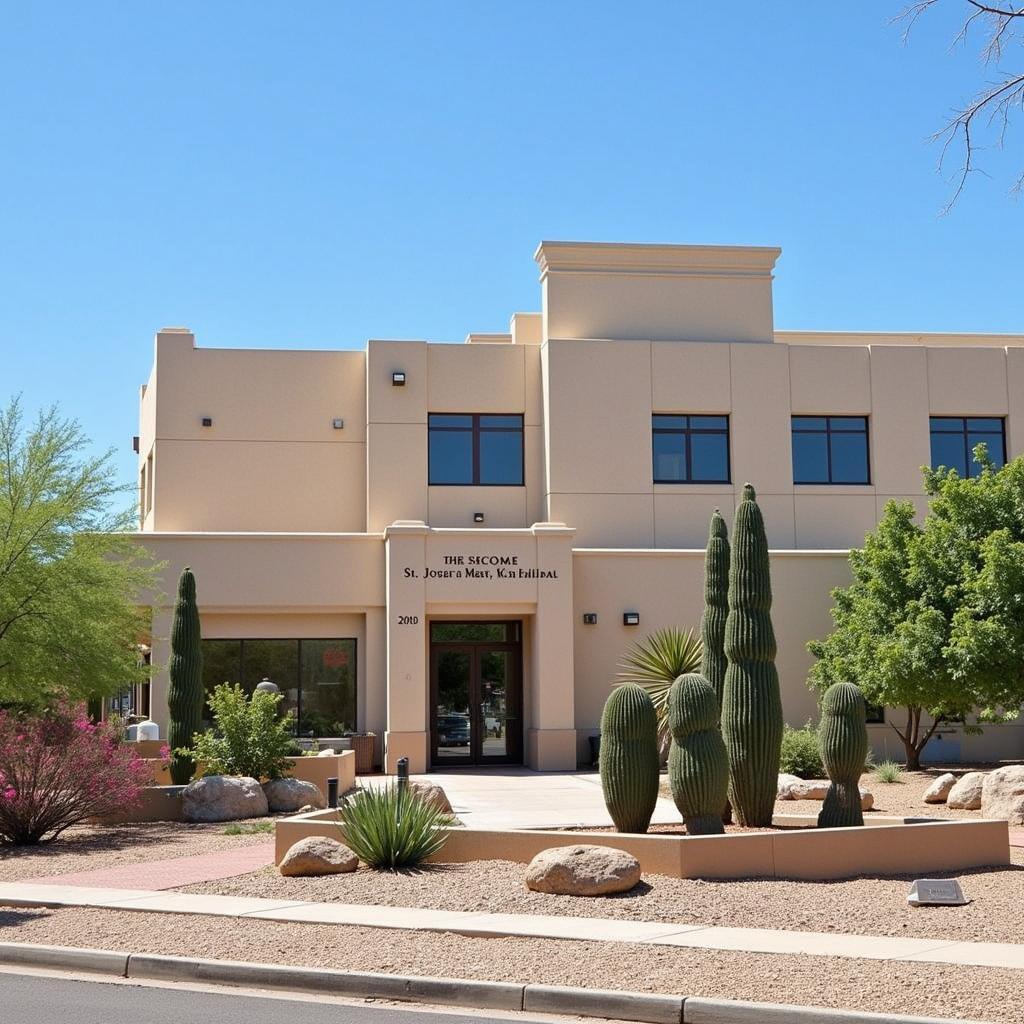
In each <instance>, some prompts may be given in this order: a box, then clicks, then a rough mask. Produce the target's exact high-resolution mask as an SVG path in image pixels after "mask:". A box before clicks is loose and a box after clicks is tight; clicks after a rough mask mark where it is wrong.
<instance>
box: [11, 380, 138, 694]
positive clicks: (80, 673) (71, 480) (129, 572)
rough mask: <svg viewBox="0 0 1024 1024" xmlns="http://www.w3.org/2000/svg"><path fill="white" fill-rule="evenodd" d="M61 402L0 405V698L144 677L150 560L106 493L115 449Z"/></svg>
mask: <svg viewBox="0 0 1024 1024" xmlns="http://www.w3.org/2000/svg"><path fill="white" fill-rule="evenodd" d="M88 444H89V442H88V439H87V438H86V437H85V436H84V434H83V433H82V430H81V427H80V426H79V424H78V423H77V422H75V421H74V420H68V419H64V418H63V417H62V416H61V415H60V414H59V413H58V411H57V409H56V408H51V409H48V410H46V411H44V412H42V413H40V414H39V416H38V417H37V418H36V420H35V422H34V423H32V424H31V425H27V424H26V422H25V417H24V415H23V413H22V410H21V406H20V403H19V401H18V400H17V399H14V400H12V401H11V402H10V403H9V404H8V405H7V407H6V408H5V409H0V703H5V704H19V705H25V706H36V707H38V706H41V705H44V704H48V703H51V702H52V701H53V700H54V699H56V698H58V697H61V696H66V697H68V698H70V699H73V700H78V699H88V698H93V697H97V696H103V695H107V694H113V693H117V692H118V691H120V690H122V689H124V688H125V687H126V686H128V685H130V684H132V683H134V682H137V681H144V680H145V679H146V678H147V670H146V669H145V668H144V667H143V666H141V665H140V659H139V656H138V644H139V642H140V641H141V640H143V639H144V638H145V637H146V635H147V634H148V616H147V614H146V613H145V611H144V610H143V609H142V601H141V599H140V598H141V595H142V592H143V591H144V590H147V589H148V588H150V587H152V585H153V583H154V579H155V568H156V567H155V566H154V565H153V564H152V562H151V560H150V558H149V556H148V555H147V554H146V552H145V550H144V549H143V548H141V547H140V546H139V545H138V544H137V543H135V542H134V541H133V540H132V539H131V537H129V536H128V535H127V533H126V532H125V531H127V530H129V529H131V528H132V526H133V525H134V519H133V513H132V512H131V511H130V510H125V511H124V512H117V511H114V510H112V504H113V503H114V502H115V501H116V499H118V498H123V497H124V496H125V495H126V493H127V491H128V490H129V489H126V488H124V487H122V486H120V485H119V484H118V483H117V480H116V475H115V471H114V467H113V463H112V459H111V453H110V452H107V453H106V454H104V455H99V456H90V455H88V454H87V453H86V449H87V447H88Z"/></svg>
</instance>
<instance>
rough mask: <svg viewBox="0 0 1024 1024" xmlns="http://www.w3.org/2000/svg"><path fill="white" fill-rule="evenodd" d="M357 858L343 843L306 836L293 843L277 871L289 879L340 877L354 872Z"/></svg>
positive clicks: (322, 837)
mask: <svg viewBox="0 0 1024 1024" xmlns="http://www.w3.org/2000/svg"><path fill="white" fill-rule="evenodd" d="M358 866H359V858H358V857H357V856H356V855H355V854H354V853H353V852H352V851H351V850H350V849H349V848H348V847H347V846H345V844H344V843H339V842H338V840H337V839H330V838H328V837H327V836H307V837H306V838H305V839H300V840H299V841H298V842H297V843H293V844H292V846H290V847H289V848H288V852H287V853H286V854H285V855H284V857H282V858H281V863H280V864H279V865H278V867H277V870H278V871H280V872H281V874H282V875H286V876H287V877H289V878H298V877H301V876H304V875H340V874H342V873H344V872H346V871H355V869H356V868H357V867H358Z"/></svg>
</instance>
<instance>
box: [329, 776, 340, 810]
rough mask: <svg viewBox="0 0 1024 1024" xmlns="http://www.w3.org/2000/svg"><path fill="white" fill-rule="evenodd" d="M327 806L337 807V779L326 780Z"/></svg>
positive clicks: (333, 777)
mask: <svg viewBox="0 0 1024 1024" xmlns="http://www.w3.org/2000/svg"><path fill="white" fill-rule="evenodd" d="M327 806H328V807H337V806H338V779H337V777H335V776H332V777H331V778H329V779H328V780H327Z"/></svg>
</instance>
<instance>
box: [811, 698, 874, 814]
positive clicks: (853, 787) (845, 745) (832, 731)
mask: <svg viewBox="0 0 1024 1024" xmlns="http://www.w3.org/2000/svg"><path fill="white" fill-rule="evenodd" d="M866 722H867V709H866V707H865V704H864V695H863V694H862V693H861V692H860V690H859V689H858V688H857V687H856V686H854V685H853V683H835V684H834V685H832V686H830V687H829V688H828V689H827V690H826V691H825V696H824V697H823V698H822V700H821V725H820V726H819V728H818V738H819V742H820V743H821V760H822V762H823V763H824V765H825V771H826V772H828V777H829V779H830V780H831V783H832V784H831V785H830V786H829V787H828V792H827V793H826V794H825V802H824V803H823V804H822V805H821V813H820V814H819V815H818V828H841V827H843V826H848V825H863V824H864V812H863V811H862V810H861V807H860V785H859V783H860V773H861V772H862V771H864V761H865V760H866V758H867V756H868V728H867V724H866Z"/></svg>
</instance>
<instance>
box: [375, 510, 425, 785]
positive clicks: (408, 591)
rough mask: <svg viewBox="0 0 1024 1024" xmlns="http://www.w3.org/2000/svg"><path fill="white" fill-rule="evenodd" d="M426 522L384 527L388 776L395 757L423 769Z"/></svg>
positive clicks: (414, 768)
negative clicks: (404, 758)
mask: <svg viewBox="0 0 1024 1024" xmlns="http://www.w3.org/2000/svg"><path fill="white" fill-rule="evenodd" d="M428 532H429V530H428V528H427V525H426V524H425V523H422V522H418V521H402V520H399V521H398V522H395V523H392V524H391V525H390V526H388V527H387V528H386V529H385V530H384V549H385V558H386V565H387V595H386V598H385V600H386V605H387V611H386V614H387V666H388V683H387V694H388V696H387V722H388V728H387V732H385V734H384V771H385V772H387V773H389V774H394V773H395V771H396V770H397V765H398V759H399V758H401V757H407V758H409V771H410V772H413V773H414V774H416V773H421V772H425V771H426V770H427V749H428V739H429V733H428V729H427V673H426V665H427V651H426V635H427V630H426V594H425V590H424V587H425V582H424V578H423V566H424V565H425V564H426V537H427V534H428Z"/></svg>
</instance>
